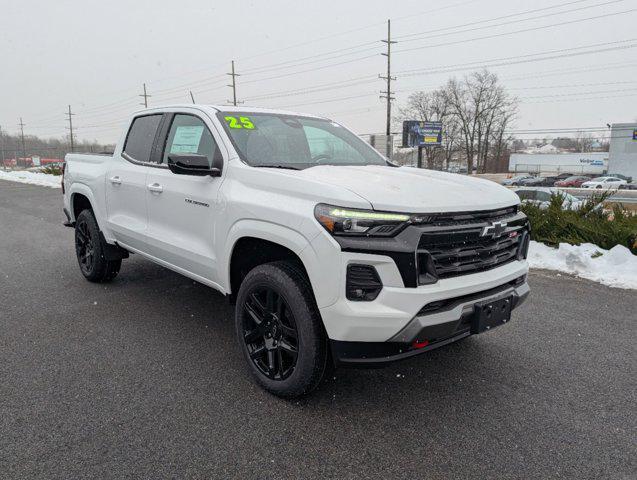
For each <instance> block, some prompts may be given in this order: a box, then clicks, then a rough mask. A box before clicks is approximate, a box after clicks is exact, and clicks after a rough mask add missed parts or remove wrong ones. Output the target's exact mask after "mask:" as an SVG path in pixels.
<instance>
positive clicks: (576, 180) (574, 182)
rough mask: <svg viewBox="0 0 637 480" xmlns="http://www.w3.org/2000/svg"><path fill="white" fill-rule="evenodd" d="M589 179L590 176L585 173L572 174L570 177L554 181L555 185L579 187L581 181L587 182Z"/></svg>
mask: <svg viewBox="0 0 637 480" xmlns="http://www.w3.org/2000/svg"><path fill="white" fill-rule="evenodd" d="M590 179H591V177H587V176H585V175H573V176H571V177H568V178H565V179H564V180H559V181H557V182H555V186H556V187H573V188H579V187H581V186H582V183H584V182H588V181H589V180H590Z"/></svg>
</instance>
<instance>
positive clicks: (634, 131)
mask: <svg viewBox="0 0 637 480" xmlns="http://www.w3.org/2000/svg"><path fill="white" fill-rule="evenodd" d="M633 140H637V128H636V129H635V130H633Z"/></svg>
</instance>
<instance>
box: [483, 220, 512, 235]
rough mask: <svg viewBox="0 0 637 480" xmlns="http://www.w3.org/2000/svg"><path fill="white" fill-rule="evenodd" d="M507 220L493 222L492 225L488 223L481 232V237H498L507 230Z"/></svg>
mask: <svg viewBox="0 0 637 480" xmlns="http://www.w3.org/2000/svg"><path fill="white" fill-rule="evenodd" d="M506 226H507V223H506V222H493V223H492V224H491V225H487V226H486V227H484V228H483V229H482V231H481V232H480V236H481V237H492V238H498V237H499V236H500V235H502V234H503V233H504V231H505V230H506Z"/></svg>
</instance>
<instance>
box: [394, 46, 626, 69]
mask: <svg viewBox="0 0 637 480" xmlns="http://www.w3.org/2000/svg"><path fill="white" fill-rule="evenodd" d="M635 40H637V38H629V39H626V40H618V41H614V42H604V43H595V44H590V45H583V46H580V47H571V48H561V49H556V50H548V51H544V52H537V53H529V54H525V55H516V56H514V57H501V58H493V59H490V60H478V61H475V62H467V63H459V64H454V65H443V66H439V67H428V68H421V69H412V70H404V71H402V72H398V73H399V74H401V75H402V76H419V75H428V74H433V73H449V72H454V71H460V70H466V69H467V68H468V69H475V68H487V67H498V66H506V65H517V64H521V63H529V62H538V61H543V60H553V59H557V58H564V57H573V56H579V55H589V54H591V53H600V52H608V51H613V50H623V49H628V48H634V47H635V46H637V43H636V44H628V45H619V44H622V43H623V44H626V43H628V42H633V41H635ZM607 45H616V46H614V47H608V48H600V49H595V50H588V51H585V52H574V50H582V49H584V48H592V47H603V46H607ZM566 52H569V53H566ZM562 53H564V54H562ZM553 54H555V55H553ZM540 55H550V56H548V57H542V58H530V57H537V56H540ZM518 59H525V60H518ZM493 62H496V63H493Z"/></svg>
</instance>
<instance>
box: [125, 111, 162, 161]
mask: <svg viewBox="0 0 637 480" xmlns="http://www.w3.org/2000/svg"><path fill="white" fill-rule="evenodd" d="M161 117H162V116H161V114H159V115H144V116H143V117H137V118H136V119H135V120H133V123H132V124H131V127H130V130H129V131H128V135H127V137H126V144H125V145H124V153H126V154H127V155H128V156H129V157H131V158H132V159H133V160H137V161H138V162H149V161H150V153H151V150H152V148H153V142H154V140H155V134H156V133H157V128H158V127H159V122H160V121H161Z"/></svg>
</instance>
